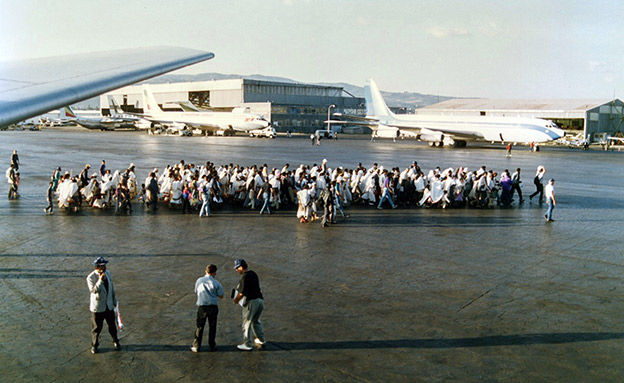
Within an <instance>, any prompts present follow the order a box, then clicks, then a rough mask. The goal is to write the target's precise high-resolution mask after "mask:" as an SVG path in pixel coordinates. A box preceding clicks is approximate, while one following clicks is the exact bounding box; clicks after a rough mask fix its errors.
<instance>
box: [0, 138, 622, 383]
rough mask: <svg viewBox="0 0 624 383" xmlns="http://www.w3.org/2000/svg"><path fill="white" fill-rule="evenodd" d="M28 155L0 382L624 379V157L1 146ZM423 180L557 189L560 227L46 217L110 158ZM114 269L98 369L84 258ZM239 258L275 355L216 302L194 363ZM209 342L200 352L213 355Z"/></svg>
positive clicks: (195, 145)
mask: <svg viewBox="0 0 624 383" xmlns="http://www.w3.org/2000/svg"><path fill="white" fill-rule="evenodd" d="M13 149H17V150H18V153H19V155H20V159H21V162H22V166H21V168H20V171H21V174H22V185H21V188H20V191H21V193H22V198H21V199H20V200H18V201H9V200H7V198H6V191H7V184H6V183H5V180H4V179H3V180H2V181H3V183H2V184H3V185H4V187H3V188H2V193H3V195H2V198H0V302H1V307H2V310H1V311H0V376H1V377H2V378H1V379H0V380H2V381H6V382H22V381H33V382H77V381H96V380H97V381H120V382H126V381H136V382H138V381H155V382H171V381H182V382H195V381H199V380H210V381H220V382H236V381H265V382H293V381H313V382H317V381H322V382H362V381H363V382H385V381H398V382H402V381H405V382H420V381H432V382H439V381H457V382H497V381H498V382H510V381H513V382H572V381H584V382H590V381H600V382H621V381H622V379H623V378H624V363H622V361H624V325H623V324H622V313H623V312H624V287H623V284H622V282H623V278H622V272H623V271H624V267H623V266H624V261H623V259H622V256H623V250H622V249H623V247H622V239H623V230H622V224H623V221H624V214H623V213H622V211H623V210H622V209H623V208H624V196H623V193H624V182H623V180H622V174H624V156H622V154H621V153H616V152H599V151H589V152H582V151H580V150H570V149H563V148H543V149H542V151H540V152H538V153H530V152H529V151H528V150H526V149H525V148H524V147H516V148H514V150H513V153H512V154H513V156H512V157H511V158H506V157H505V150H504V148H502V147H482V148H479V147H468V148H462V149H446V148H444V149H437V148H429V147H427V146H425V145H422V144H421V143H417V142H415V141H402V142H397V143H392V142H390V141H378V142H376V143H371V142H369V141H368V140H366V139H362V138H360V139H358V138H346V137H343V138H341V139H340V140H338V141H322V145H321V146H320V147H313V146H311V145H310V141H309V139H305V138H290V139H288V138H285V137H279V138H277V139H275V140H266V139H264V140H263V139H250V138H247V137H159V136H148V135H146V134H144V133H139V132H105V133H101V132H91V131H83V130H79V129H73V128H67V129H59V130H44V131H41V132H0V158H1V159H2V163H3V164H4V165H2V166H4V167H3V170H4V169H6V167H8V164H9V159H10V155H11V153H12V151H13ZM323 158H326V159H327V160H328V161H329V166H330V167H335V166H337V165H341V166H345V167H350V168H352V167H355V166H356V165H357V163H358V162H362V163H363V165H364V166H366V167H369V166H370V165H371V164H372V163H373V162H378V163H379V164H380V165H384V167H393V166H399V167H401V168H404V167H405V166H408V165H409V164H411V162H412V161H414V160H417V161H418V163H419V165H420V166H421V167H422V168H423V170H425V169H426V170H429V169H430V168H433V167H435V166H440V167H441V168H443V169H444V168H446V167H458V166H468V167H469V168H471V169H476V168H477V167H479V166H481V165H487V166H488V168H492V169H494V170H496V171H499V173H500V171H502V170H503V169H505V168H508V169H509V170H511V171H513V169H515V168H516V167H521V168H522V169H523V180H524V187H523V190H524V193H525V194H529V193H532V192H533V191H534V187H533V184H532V178H533V176H534V172H535V168H536V167H537V166H538V165H544V166H545V167H546V169H547V174H546V179H548V178H551V177H552V178H555V179H556V184H555V190H556V196H557V202H558V203H557V206H556V209H555V211H554V218H555V220H556V222H553V223H545V222H544V219H543V214H544V210H545V207H546V206H545V205H543V206H539V205H538V204H535V203H534V204H528V203H525V204H524V205H522V206H521V207H515V208H511V209H488V210H478V209H456V210H438V209H397V210H384V211H378V210H376V209H373V208H352V209H349V210H350V211H349V213H350V214H351V217H350V218H349V219H347V220H343V219H341V218H338V224H337V225H335V226H332V227H329V228H327V229H321V228H320V225H319V224H317V223H314V224H300V223H298V221H297V219H296V218H295V212H294V211H279V212H277V213H276V214H272V215H271V216H266V215H265V216H259V215H258V214H257V210H256V211H254V212H251V211H248V210H222V211H218V212H215V214H214V216H213V217H210V218H206V219H201V220H200V219H199V218H198V217H197V216H195V215H181V214H179V213H177V212H172V211H168V210H167V209H166V208H164V207H161V209H159V211H158V213H156V214H148V213H147V212H145V211H144V209H143V207H142V206H140V205H136V204H135V210H136V211H135V213H134V214H133V215H132V216H115V215H114V214H112V213H111V212H108V211H94V210H91V209H85V210H84V211H83V212H82V213H81V214H80V215H75V216H72V215H67V214H65V213H63V212H58V210H57V212H56V214H55V215H54V216H44V215H43V212H42V209H43V207H45V190H46V185H47V181H48V180H49V177H50V175H51V173H52V169H53V168H54V167H56V166H61V167H62V168H63V171H65V170H69V169H73V173H74V174H77V173H78V172H80V170H81V169H82V168H83V167H84V164H85V163H90V164H91V166H92V171H95V170H96V169H97V168H98V167H99V164H100V162H101V160H102V159H105V160H106V163H107V165H108V168H110V169H117V168H118V169H124V168H125V167H127V166H128V164H129V163H130V162H134V163H135V164H136V167H137V177H138V179H139V180H142V179H144V178H145V177H146V175H147V172H148V171H149V170H151V169H152V168H154V167H158V168H160V169H161V170H162V169H164V167H165V165H166V164H173V163H175V162H178V161H179V160H181V159H184V160H186V162H187V163H188V162H195V163H202V162H205V161H206V160H210V161H212V162H215V163H217V164H219V163H230V162H232V163H235V164H236V163H238V164H241V165H252V164H259V165H261V164H264V163H267V164H268V165H269V166H270V167H281V166H282V165H283V164H284V163H285V162H289V163H290V164H291V168H295V167H297V166H298V165H299V164H300V163H308V164H312V163H314V162H316V163H320V162H321V161H322V159H323ZM98 256H104V257H105V258H107V259H108V260H109V261H110V263H109V265H108V269H109V270H110V271H111V273H112V276H113V280H114V281H115V285H116V289H117V294H118V298H119V301H120V308H121V312H122V314H123V317H124V322H125V325H126V329H125V330H124V331H123V332H122V333H121V343H122V346H123V350H122V351H121V352H115V351H113V349H112V342H111V340H110V336H109V335H108V333H107V331H106V330H104V331H103V332H102V344H101V346H100V350H101V353H100V354H97V355H91V354H90V353H89V348H90V344H89V342H90V340H89V332H90V320H89V312H88V304H89V293H88V290H87V285H86V282H85V277H86V275H87V274H88V273H89V272H90V271H91V270H92V269H93V264H92V262H93V260H94V259H95V258H96V257H98ZM236 258H245V259H246V260H247V261H248V263H249V265H250V268H251V269H252V270H254V271H256V272H257V273H258V275H259V277H260V282H261V286H262V289H263V292H264V296H265V311H264V313H263V315H262V322H263V324H264V327H265V332H266V336H267V340H268V344H267V345H266V347H265V348H264V350H263V351H252V352H241V351H238V350H237V349H236V345H237V344H239V343H240V341H241V330H240V323H241V313H240V308H239V307H238V306H235V305H234V304H232V302H231V300H229V299H228V298H227V297H226V299H224V300H223V301H221V303H220V312H219V322H218V333H217V344H218V347H219V351H218V352H216V353H209V352H205V353H199V354H193V353H191V352H190V351H189V347H190V345H191V342H192V337H193V332H194V325H195V313H196V307H195V300H196V297H195V294H194V292H193V287H194V283H195V280H196V278H198V277H199V276H201V275H203V270H204V268H205V266H206V265H207V264H209V263H214V264H216V265H217V266H218V267H219V270H218V273H217V279H218V280H219V281H220V282H221V283H222V284H223V286H224V288H225V290H226V292H227V294H228V295H229V291H230V289H231V288H233V287H235V285H236V283H237V281H238V277H239V276H238V274H236V273H235V271H234V270H233V269H232V266H233V261H234V259H236ZM206 338H207V334H204V344H205V346H207V339H206Z"/></svg>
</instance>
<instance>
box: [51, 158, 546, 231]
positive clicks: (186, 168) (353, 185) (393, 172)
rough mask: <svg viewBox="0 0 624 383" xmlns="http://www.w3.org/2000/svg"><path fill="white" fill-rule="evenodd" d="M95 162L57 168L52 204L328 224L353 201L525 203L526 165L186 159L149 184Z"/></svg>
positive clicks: (131, 172)
mask: <svg viewBox="0 0 624 383" xmlns="http://www.w3.org/2000/svg"><path fill="white" fill-rule="evenodd" d="M90 168H91V167H90V165H89V164H87V165H86V166H85V167H84V169H83V170H82V171H81V172H80V174H79V175H77V176H71V175H70V174H69V173H68V172H66V173H65V174H62V172H61V168H58V169H56V170H55V171H54V173H53V175H52V178H51V181H50V185H49V188H48V207H47V208H46V213H48V214H50V213H52V205H53V203H52V202H53V201H52V199H53V198H57V204H58V206H59V207H64V208H67V209H69V210H70V211H77V210H79V209H80V208H81V207H84V206H91V207H93V208H113V207H114V208H115V210H116V212H117V213H118V214H122V213H131V212H132V203H133V201H136V202H140V203H145V204H146V206H147V207H148V209H149V210H151V211H154V210H156V209H157V208H158V205H161V206H168V207H170V208H175V209H178V210H179V211H180V212H181V213H183V214H186V213H195V214H198V215H199V216H200V217H206V216H210V215H211V212H213V211H214V210H215V209H216V210H218V209H220V208H222V207H223V206H224V205H227V206H232V207H235V208H244V209H251V210H258V212H259V214H271V213H272V212H273V211H275V210H279V209H295V208H296V212H297V213H296V215H297V218H298V219H299V221H300V222H302V223H304V222H310V221H315V220H317V219H319V220H320V221H321V224H322V225H323V226H326V225H327V224H329V223H335V222H336V217H337V214H341V215H342V217H344V218H347V217H348V214H346V212H345V207H347V206H353V205H365V206H369V205H370V206H375V207H376V208H377V209H384V207H390V208H393V209H394V208H397V207H439V208H462V207H477V208H493V207H510V206H512V204H514V202H515V201H514V198H515V194H516V193H517V195H518V196H517V197H518V202H519V203H523V202H524V198H523V195H522V188H521V184H522V180H521V169H520V168H517V169H516V170H515V171H514V172H513V173H512V172H510V171H509V170H508V169H505V170H503V171H502V172H501V173H500V175H499V174H498V173H497V172H495V171H493V170H492V169H488V168H487V167H486V166H482V167H480V168H478V169H475V170H469V169H467V168H465V167H459V168H455V169H453V168H448V169H440V168H439V167H437V168H435V169H431V170H428V171H426V172H425V171H423V170H422V169H421V168H420V167H419V166H418V163H417V162H413V163H412V165H411V166H409V167H407V168H404V169H400V168H398V167H393V168H384V167H383V166H379V165H378V164H377V163H375V164H373V165H372V166H370V167H368V168H366V167H364V166H362V164H359V165H358V166H357V167H355V168H353V169H348V168H343V167H340V166H338V167H334V168H330V167H329V165H328V162H327V160H323V161H322V162H321V163H320V164H316V163H315V164H312V165H305V164H301V165H299V167H297V168H295V169H292V168H291V167H290V165H289V164H285V165H284V166H283V167H282V168H281V169H278V168H269V167H268V166H267V165H266V164H264V165H261V166H260V165H252V166H241V165H234V164H228V165H220V166H218V165H215V164H213V163H211V162H206V163H205V164H202V165H196V164H192V163H188V164H187V163H185V161H184V160H182V161H180V162H179V163H177V164H175V165H167V166H166V167H164V169H163V171H160V170H159V169H158V168H155V169H153V170H152V171H151V172H149V174H148V176H147V178H146V179H145V180H144V182H140V181H137V175H136V172H135V166H134V164H130V165H129V167H128V168H127V169H125V170H124V171H122V172H120V171H119V170H116V171H114V172H112V173H111V170H110V169H107V168H106V162H105V161H102V164H101V166H100V168H99V171H98V172H94V173H93V174H89V171H90ZM545 172H546V169H545V168H544V167H543V166H539V167H538V168H537V172H536V175H535V177H534V179H533V182H534V184H535V187H536V191H535V193H533V194H532V195H531V197H530V199H531V200H532V199H533V198H534V197H536V196H538V201H539V202H542V198H543V184H542V179H543V177H544V174H545Z"/></svg>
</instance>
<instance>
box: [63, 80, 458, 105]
mask: <svg viewBox="0 0 624 383" xmlns="http://www.w3.org/2000/svg"><path fill="white" fill-rule="evenodd" d="M238 78H247V79H251V80H261V81H274V82H284V83H291V84H298V83H299V82H297V81H295V80H292V79H289V78H285V77H275V76H264V75H261V74H252V75H244V76H243V75H238V74H222V73H201V74H195V75H191V74H166V75H162V76H158V77H156V78H153V79H150V80H147V81H144V82H142V83H141V84H166V83H176V82H192V81H193V82H196V81H210V80H228V79H238ZM311 85H322V86H335V87H340V88H343V89H344V90H345V92H346V94H345V96H348V95H349V94H350V95H352V96H353V97H364V87H363V86H357V85H352V84H347V83H314V84H311ZM381 93H382V95H383V97H384V99H385V100H386V103H387V104H388V105H389V106H391V107H402V108H407V109H408V110H414V109H416V108H422V107H424V106H427V105H432V104H436V103H438V102H442V101H446V100H450V99H453V98H456V97H447V96H435V95H430V94H422V93H416V92H381ZM73 107H74V108H75V109H99V107H100V98H99V97H94V98H91V99H89V100H85V101H83V102H79V103H77V104H74V105H73Z"/></svg>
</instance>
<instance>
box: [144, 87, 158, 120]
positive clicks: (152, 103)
mask: <svg viewBox="0 0 624 383" xmlns="http://www.w3.org/2000/svg"><path fill="white" fill-rule="evenodd" d="M161 112H162V109H160V107H159V106H158V103H157V102H156V98H155V97H154V94H153V93H152V90H151V89H150V88H149V86H148V85H143V113H144V114H154V113H161Z"/></svg>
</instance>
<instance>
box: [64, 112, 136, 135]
mask: <svg viewBox="0 0 624 383" xmlns="http://www.w3.org/2000/svg"><path fill="white" fill-rule="evenodd" d="M59 118H60V120H61V121H63V122H66V121H71V122H73V123H75V124H77V125H80V126H82V127H83V128H85V129H90V130H116V129H136V125H135V123H136V122H138V121H140V120H141V118H139V117H135V116H126V115H118V114H112V115H110V116H102V115H99V116H93V117H86V116H81V115H79V114H77V113H74V111H73V110H72V108H71V107H70V106H66V107H65V108H63V109H61V110H60V112H59Z"/></svg>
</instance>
